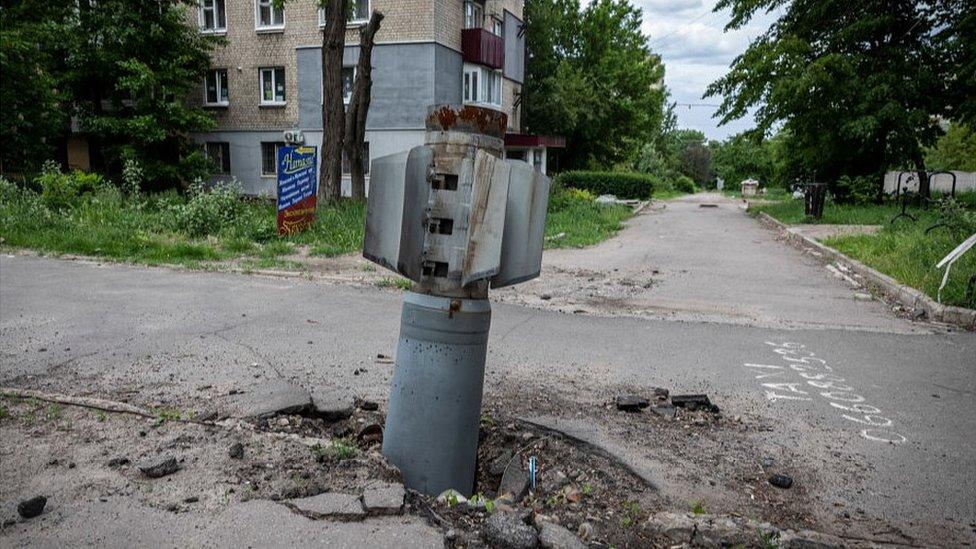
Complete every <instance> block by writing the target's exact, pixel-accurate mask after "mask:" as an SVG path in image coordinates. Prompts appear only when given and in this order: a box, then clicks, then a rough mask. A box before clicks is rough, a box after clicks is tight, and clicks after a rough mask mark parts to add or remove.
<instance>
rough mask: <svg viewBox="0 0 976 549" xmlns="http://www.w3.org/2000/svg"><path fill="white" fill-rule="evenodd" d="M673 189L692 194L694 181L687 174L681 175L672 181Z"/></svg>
mask: <svg viewBox="0 0 976 549" xmlns="http://www.w3.org/2000/svg"><path fill="white" fill-rule="evenodd" d="M674 189H675V190H676V191H681V192H683V193H688V194H694V192H695V182H694V181H692V179H691V178H690V177H688V176H687V175H682V176H680V177H678V179H676V180H675V181H674Z"/></svg>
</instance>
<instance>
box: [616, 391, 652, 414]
mask: <svg viewBox="0 0 976 549" xmlns="http://www.w3.org/2000/svg"><path fill="white" fill-rule="evenodd" d="M615 402H616V404H617V409H618V410H620V411H623V412H640V411H641V410H643V409H644V408H647V407H648V406H650V405H651V403H650V402H648V401H647V399H646V398H643V397H640V396H637V395H618V396H617V398H616V399H615Z"/></svg>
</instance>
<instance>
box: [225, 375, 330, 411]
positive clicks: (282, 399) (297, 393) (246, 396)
mask: <svg viewBox="0 0 976 549" xmlns="http://www.w3.org/2000/svg"><path fill="white" fill-rule="evenodd" d="M311 406H312V396H311V395H310V394H309V393H308V391H306V390H305V389H303V388H301V387H299V386H298V385H294V384H292V383H289V382H287V381H273V382H271V383H268V384H266V385H259V386H258V387H257V388H256V389H255V390H254V391H252V392H249V393H238V394H236V395H234V398H232V399H229V400H228V401H227V413H228V414H229V415H230V416H231V417H236V418H268V417H271V416H274V415H278V414H299V413H301V412H304V411H306V410H309V409H310V408H311Z"/></svg>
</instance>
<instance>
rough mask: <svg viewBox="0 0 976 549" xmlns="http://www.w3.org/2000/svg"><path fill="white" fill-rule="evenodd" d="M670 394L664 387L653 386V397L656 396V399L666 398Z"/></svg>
mask: <svg viewBox="0 0 976 549" xmlns="http://www.w3.org/2000/svg"><path fill="white" fill-rule="evenodd" d="M670 394H671V393H670V392H669V391H668V390H667V389H665V388H664V387H655V388H654V398H656V399H658V400H667V399H668V395H670Z"/></svg>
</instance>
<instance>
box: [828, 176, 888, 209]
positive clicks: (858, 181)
mask: <svg viewBox="0 0 976 549" xmlns="http://www.w3.org/2000/svg"><path fill="white" fill-rule="evenodd" d="M881 184H882V181H881V180H880V179H879V178H877V177H872V176H864V175H862V176H855V177H850V176H847V175H842V176H840V178H839V179H838V180H837V182H836V183H834V186H833V192H834V197H835V200H836V201H837V202H839V203H841V204H870V203H871V202H874V201H875V200H877V198H878V190H879V187H880V186H881Z"/></svg>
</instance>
